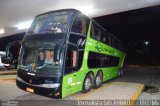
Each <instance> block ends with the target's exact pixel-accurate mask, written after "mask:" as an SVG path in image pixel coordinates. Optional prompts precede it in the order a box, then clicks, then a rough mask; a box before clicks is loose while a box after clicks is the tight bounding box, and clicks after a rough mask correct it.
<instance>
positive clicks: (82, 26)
mask: <svg viewBox="0 0 160 106" xmlns="http://www.w3.org/2000/svg"><path fill="white" fill-rule="evenodd" d="M88 26H89V19H88V18H87V17H85V16H83V15H82V14H79V15H77V16H76V18H75V20H74V22H73V25H72V29H71V31H72V32H76V33H80V34H83V35H87V31H88Z"/></svg>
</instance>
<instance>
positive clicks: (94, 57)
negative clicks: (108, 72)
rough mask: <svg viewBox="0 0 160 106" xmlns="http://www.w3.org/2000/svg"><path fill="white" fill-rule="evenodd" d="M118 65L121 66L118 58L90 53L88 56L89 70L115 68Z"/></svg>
mask: <svg viewBox="0 0 160 106" xmlns="http://www.w3.org/2000/svg"><path fill="white" fill-rule="evenodd" d="M118 64H119V58H118V57H114V56H109V55H105V54H99V53H94V52H89V56H88V67H89V68H100V67H114V66H118Z"/></svg>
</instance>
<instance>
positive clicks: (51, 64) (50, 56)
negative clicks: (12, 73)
mask: <svg viewBox="0 0 160 106" xmlns="http://www.w3.org/2000/svg"><path fill="white" fill-rule="evenodd" d="M55 45H56V44H51V43H46V44H45V43H30V44H28V43H27V45H24V46H23V47H22V51H21V52H22V55H21V56H20V65H21V68H23V69H24V70H26V71H28V72H34V73H37V75H38V74H40V75H45V76H46V75H53V74H59V73H60V72H59V67H60V64H61V63H60V60H55V59H54V57H55V56H54V55H55V53H54V52H55V50H54V48H55Z"/></svg>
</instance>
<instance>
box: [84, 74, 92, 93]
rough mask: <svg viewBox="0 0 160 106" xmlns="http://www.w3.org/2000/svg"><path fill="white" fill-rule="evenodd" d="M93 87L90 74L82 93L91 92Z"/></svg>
mask: <svg viewBox="0 0 160 106" xmlns="http://www.w3.org/2000/svg"><path fill="white" fill-rule="evenodd" d="M91 87H92V80H91V76H90V75H89V74H88V75H87V76H86V78H85V79H84V83H83V90H82V93H87V92H89V91H90V90H91Z"/></svg>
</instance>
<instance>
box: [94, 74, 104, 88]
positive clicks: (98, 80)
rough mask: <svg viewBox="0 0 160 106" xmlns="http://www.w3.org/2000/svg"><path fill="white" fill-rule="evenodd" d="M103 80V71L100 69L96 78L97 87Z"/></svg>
mask: <svg viewBox="0 0 160 106" xmlns="http://www.w3.org/2000/svg"><path fill="white" fill-rule="evenodd" d="M102 82H103V77H102V72H101V71H99V72H98V74H97V76H96V78H95V88H99V87H101V86H102Z"/></svg>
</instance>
